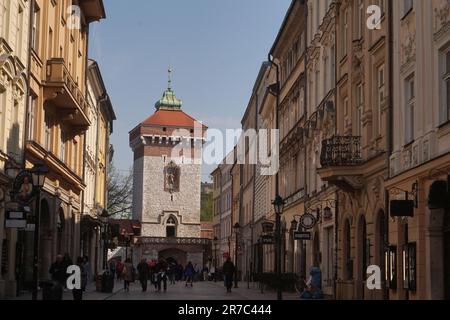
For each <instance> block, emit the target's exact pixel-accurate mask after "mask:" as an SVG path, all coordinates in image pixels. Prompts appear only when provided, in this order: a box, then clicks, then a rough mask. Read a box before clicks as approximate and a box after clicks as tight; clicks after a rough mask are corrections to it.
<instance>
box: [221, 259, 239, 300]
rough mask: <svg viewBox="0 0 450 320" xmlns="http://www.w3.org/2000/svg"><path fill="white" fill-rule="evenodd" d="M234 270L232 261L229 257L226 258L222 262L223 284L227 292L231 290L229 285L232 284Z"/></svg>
mask: <svg viewBox="0 0 450 320" xmlns="http://www.w3.org/2000/svg"><path fill="white" fill-rule="evenodd" d="M235 271H236V268H235V266H234V264H233V262H231V259H230V258H228V259H227V261H225V263H224V264H223V274H224V275H225V286H226V287H227V292H231V287H232V286H233V275H234V272H235Z"/></svg>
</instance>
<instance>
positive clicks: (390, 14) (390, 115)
mask: <svg viewBox="0 0 450 320" xmlns="http://www.w3.org/2000/svg"><path fill="white" fill-rule="evenodd" d="M387 15H388V37H389V40H388V50H389V52H388V59H389V62H388V65H389V89H390V90H389V105H388V111H387V118H388V121H387V138H386V140H387V149H388V152H387V155H386V162H387V169H388V177H391V165H390V156H391V154H392V150H393V134H392V132H393V126H394V123H393V120H394V117H393V105H394V96H393V83H394V62H393V59H394V31H393V3H392V1H388V12H387ZM384 198H385V210H384V211H385V212H384V214H385V219H384V223H385V226H384V232H385V235H384V237H385V239H384V240H385V246H386V248H385V251H386V250H387V249H388V248H387V247H388V246H389V201H390V199H389V191H388V190H385V196H384ZM382 258H383V257H382ZM383 298H384V299H385V300H389V288H388V287H387V285H385V290H384V295H383Z"/></svg>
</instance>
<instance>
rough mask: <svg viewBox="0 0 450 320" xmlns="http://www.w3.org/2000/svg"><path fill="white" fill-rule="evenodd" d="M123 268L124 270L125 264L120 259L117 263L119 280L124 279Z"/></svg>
mask: <svg viewBox="0 0 450 320" xmlns="http://www.w3.org/2000/svg"><path fill="white" fill-rule="evenodd" d="M123 268H124V264H123V262H122V258H118V259H117V263H116V273H117V280H121V279H122V273H123Z"/></svg>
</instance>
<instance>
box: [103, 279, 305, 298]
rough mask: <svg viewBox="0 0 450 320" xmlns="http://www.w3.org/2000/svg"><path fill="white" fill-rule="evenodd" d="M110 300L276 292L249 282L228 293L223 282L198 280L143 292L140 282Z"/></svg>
mask: <svg viewBox="0 0 450 320" xmlns="http://www.w3.org/2000/svg"><path fill="white" fill-rule="evenodd" d="M283 298H284V300H300V299H299V297H298V294H294V293H284V297H283ZM107 299H108V300H275V299H276V293H275V292H264V293H263V294H262V293H261V291H260V290H259V289H258V288H257V284H251V285H250V289H247V283H240V284H239V288H237V289H234V288H233V289H232V292H231V293H226V289H225V287H224V286H223V282H196V283H194V286H193V287H192V288H191V287H186V286H185V284H184V282H178V283H176V284H175V285H169V284H168V287H167V292H155V290H154V287H152V286H150V285H149V287H148V290H147V292H142V289H141V287H140V285H139V283H138V282H136V283H134V284H132V285H131V287H130V292H124V291H123V290H121V291H119V292H118V293H116V294H114V295H112V296H110V297H108V298H107Z"/></svg>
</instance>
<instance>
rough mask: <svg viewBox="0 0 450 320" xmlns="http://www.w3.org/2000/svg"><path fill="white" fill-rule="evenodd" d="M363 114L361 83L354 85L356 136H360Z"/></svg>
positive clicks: (362, 87)
mask: <svg viewBox="0 0 450 320" xmlns="http://www.w3.org/2000/svg"><path fill="white" fill-rule="evenodd" d="M363 114H364V86H363V84H362V83H360V84H358V85H357V86H356V119H355V121H356V122H355V124H356V130H355V134H356V136H362V131H363V123H362V122H363Z"/></svg>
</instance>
